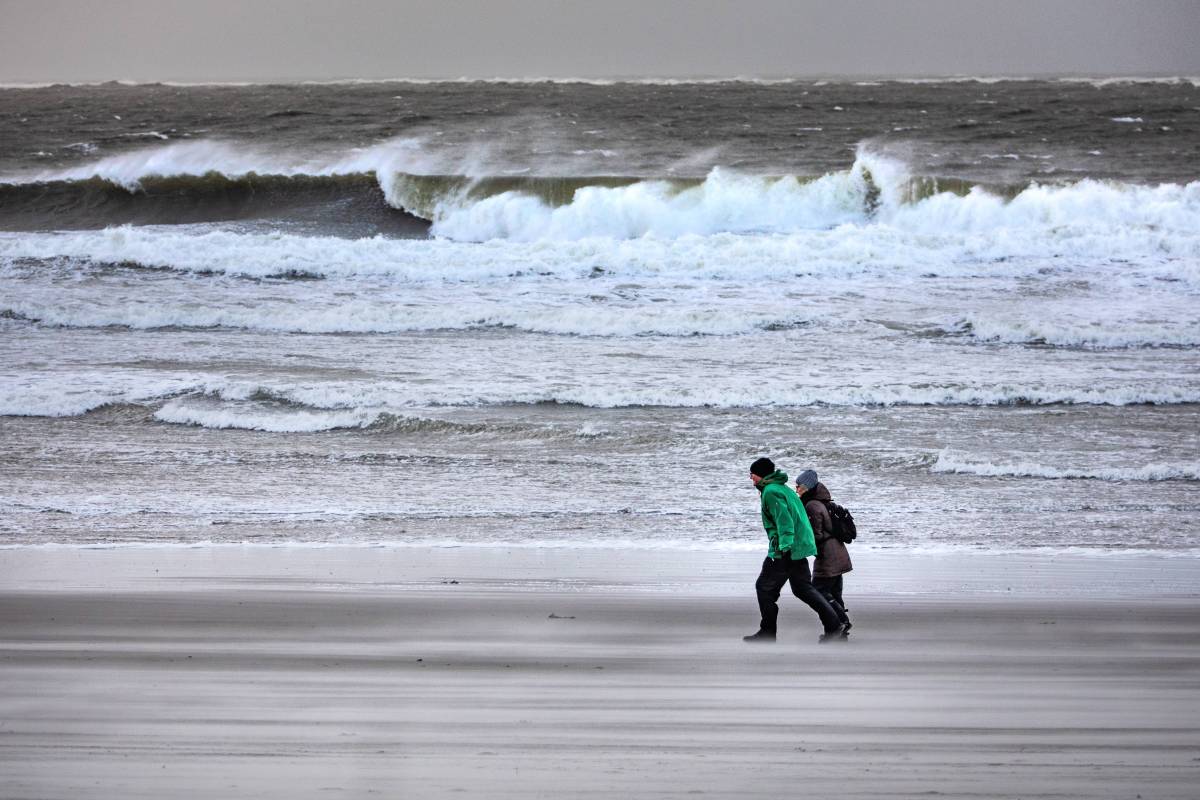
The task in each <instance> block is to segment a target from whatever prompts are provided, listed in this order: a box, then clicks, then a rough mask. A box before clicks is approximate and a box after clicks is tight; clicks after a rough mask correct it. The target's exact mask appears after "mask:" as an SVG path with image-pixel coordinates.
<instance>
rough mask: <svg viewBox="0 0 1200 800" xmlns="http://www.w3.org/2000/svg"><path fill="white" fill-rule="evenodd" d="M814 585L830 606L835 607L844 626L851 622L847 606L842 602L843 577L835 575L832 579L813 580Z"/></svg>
mask: <svg viewBox="0 0 1200 800" xmlns="http://www.w3.org/2000/svg"><path fill="white" fill-rule="evenodd" d="M812 585H813V586H814V587H815V588H816V590H817V591H818V592H820V593H821V594H823V595H824V596H825V599H826V600H828V601H829V605H831V606H833V610H834V611H836V612H837V615H838V619H840V620H841V621H842V623H843V624H845V623H847V622H849V621H850V617H848V616H847V615H846V604H845V602H843V601H842V576H841V575H835V576H833V577H832V578H813V579H812Z"/></svg>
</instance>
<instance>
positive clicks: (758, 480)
mask: <svg viewBox="0 0 1200 800" xmlns="http://www.w3.org/2000/svg"><path fill="white" fill-rule="evenodd" d="M750 482H751V483H753V484H754V485H755V486H758V485H759V484H760V483H762V478H760V477H759V476H757V475H755V474H754V473H753V472H751V473H750Z"/></svg>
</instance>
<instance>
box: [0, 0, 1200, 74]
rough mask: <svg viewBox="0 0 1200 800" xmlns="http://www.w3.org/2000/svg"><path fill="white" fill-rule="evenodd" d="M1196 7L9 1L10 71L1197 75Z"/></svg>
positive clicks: (1143, 3) (1031, 2) (603, 0)
mask: <svg viewBox="0 0 1200 800" xmlns="http://www.w3.org/2000/svg"><path fill="white" fill-rule="evenodd" d="M1198 42H1200V0H1136V1H1135V0H1006V1H1005V2H1001V1H1000V0H987V1H986V2H985V0H907V1H906V0H823V1H821V2H814V1H813V0H791V1H790V2H789V1H788V0H730V1H726V0H691V1H690V2H689V1H688V0H561V1H560V2H550V1H549V0H439V1H438V2H383V0H346V2H332V1H331V0H324V1H319V0H188V1H187V2H182V1H181V0H103V2H90V1H89V0H75V1H74V2H72V1H71V0H0V81H5V82H45V81H99V80H109V79H127V80H138V81H151V80H178V81H204V80H213V81H234V80H268V79H297V80H301V79H336V78H390V77H412V78H432V77H449V78H457V77H481V78H487V77H611V76H649V77H686V76H809V75H864V76H865V75H896V76H905V75H910V76H911V75H954V74H956V75H1029V74H1086V75H1138V74H1168V75H1188V76H1195V75H1200V47H1198V46H1197V43H1198Z"/></svg>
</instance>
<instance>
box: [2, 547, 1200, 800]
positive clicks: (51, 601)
mask: <svg viewBox="0 0 1200 800" xmlns="http://www.w3.org/2000/svg"><path fill="white" fill-rule="evenodd" d="M181 552H182V554H180V553H179V552H177V553H175V554H173V555H172V554H169V553H168V554H163V553H159V554H155V555H153V556H148V555H146V554H144V553H143V554H142V555H131V554H129V553H122V552H119V551H109V552H98V553H93V554H88V553H86V552H83V553H81V552H80V551H62V552H60V553H53V552H51V553H42V554H39V555H36V556H28V554H26V555H24V556H23V555H20V554H19V553H17V552H16V551H8V552H5V553H2V554H0V564H2V565H3V567H4V572H3V573H0V575H3V577H4V582H3V583H2V584H0V712H2V720H0V796H3V797H5V798H13V799H16V798H79V797H88V798H123V799H124V798H173V797H201V798H215V797H262V798H309V797H312V798H324V797H330V798H336V797H366V796H382V797H405V798H437V797H464V796H465V797H483V798H529V797H547V798H550V797H553V798H561V797H572V798H573V797H605V798H608V797H655V798H657V797H685V796H686V797H693V796H709V797H780V796H804V795H807V796H812V797H839V798H873V797H918V796H920V797H929V796H947V797H1003V798H1008V797H1056V798H1075V797H1077V798H1129V799H1131V800H1132V799H1133V798H1137V797H1139V796H1141V797H1143V798H1147V799H1148V798H1193V797H1195V787H1196V785H1197V783H1198V782H1200V715H1198V713H1197V710H1198V709H1200V598H1197V597H1196V596H1195V595H1194V594H1192V595H1188V594H1187V593H1182V594H1181V593H1174V594H1172V593H1169V592H1168V593H1162V594H1159V595H1157V596H1145V597H1142V598H1139V599H1129V598H1120V597H1112V596H1109V597H1107V598H1105V597H1103V596H1102V593H1101V590H1102V589H1104V588H1105V587H1104V585H1103V584H1102V583H1101V582H1100V579H1102V578H1103V575H1100V574H1097V575H1095V576H1094V577H1095V578H1096V579H1097V582H1096V583H1095V584H1094V586H1095V587H1096V589H1095V591H1094V592H1093V595H1094V596H1085V595H1075V596H1069V597H1054V596H1051V595H1050V593H1049V592H1048V591H1047V592H1046V593H1045V594H1043V595H1042V596H1033V595H1032V593H1030V592H1026V593H1025V594H1024V595H1023V596H1020V597H1012V596H1011V595H1009V594H1007V593H1006V592H1004V590H1003V588H1001V589H1000V590H999V591H995V592H985V591H977V592H967V593H964V594H963V595H962V596H959V597H955V596H952V595H947V594H938V593H910V592H903V593H902V592H881V591H871V592H861V593H858V594H854V593H852V592H851V593H848V600H849V599H850V598H853V602H852V603H851V608H850V611H851V614H852V616H853V618H854V620H855V624H856V627H855V631H854V634H853V636H852V637H851V641H850V642H848V643H846V644H840V645H832V646H830V645H817V643H816V638H817V633H818V625H817V623H816V620H815V617H813V615H812V614H811V613H810V612H808V611H807V609H805V608H804V607H803V606H801V605H800V604H799V602H798V601H796V600H795V599H794V598H790V597H785V598H784V600H783V615H782V617H781V625H782V630H781V637H780V640H779V641H778V642H777V643H776V644H774V645H758V646H754V645H746V644H743V643H742V642H741V640H740V637H741V635H742V634H744V633H748V632H750V630H752V629H753V627H754V622H755V614H754V605H753V598H752V597H750V596H749V595H748V594H746V593H745V592H737V593H735V592H734V591H733V589H734V584H733V583H729V582H726V581H725V580H724V579H723V577H722V576H725V577H728V578H730V579H731V580H732V578H733V576H735V575H736V574H738V571H739V569H741V568H742V567H744V566H745V565H744V564H743V563H742V562H745V561H747V559H746V558H744V557H741V556H739V557H738V559H739V560H738V561H737V563H733V564H727V566H728V571H727V573H726V572H721V573H720V575H715V574H713V575H710V576H709V577H708V578H705V579H700V580H697V581H695V582H693V583H691V584H688V585H687V586H682V587H681V586H674V587H673V584H672V583H671V580H670V579H669V578H670V577H671V576H669V575H668V576H665V577H664V579H663V581H662V582H661V583H657V584H656V583H655V582H654V581H653V580H650V576H651V573H652V572H653V570H650V569H647V571H646V574H644V575H640V576H635V577H638V580H635V581H632V582H628V583H627V582H625V581H626V579H628V578H629V575H628V570H623V569H619V568H618V566H619V563H620V561H621V558H624V556H621V557H617V556H612V555H610V556H609V557H608V558H607V559H605V558H603V557H601V556H599V555H595V554H593V555H592V556H588V557H578V558H579V561H577V562H572V563H575V564H576V566H578V567H579V568H580V571H581V573H582V571H583V569H582V567H583V566H586V565H587V564H589V563H590V567H591V569H592V571H593V573H594V574H596V575H597V578H596V580H595V581H594V582H593V583H589V582H586V581H584V580H582V579H580V580H575V579H573V578H570V579H568V580H566V581H557V582H556V581H551V580H548V579H547V578H546V576H547V575H550V574H551V573H552V571H553V566H554V565H553V559H550V561H549V563H546V561H545V555H544V554H541V555H538V554H530V553H524V554H515V555H513V554H510V556H504V555H503V554H495V555H493V556H492V558H495V559H496V560H497V561H496V563H492V562H488V564H487V569H481V570H478V571H474V572H473V571H472V570H470V569H467V570H464V571H462V573H461V576H460V577H457V578H454V577H449V576H441V577H439V575H438V573H439V571H441V570H442V569H443V567H444V565H445V564H446V563H447V559H453V558H455V557H457V558H458V563H460V564H461V563H462V555H463V554H462V553H459V554H457V556H455V554H450V555H449V556H447V555H446V554H435V555H432V556H431V555H429V554H425V556H423V558H424V559H425V560H424V561H422V560H421V558H419V557H416V556H415V555H413V554H409V556H407V557H406V560H407V561H408V562H409V563H411V564H413V566H412V568H411V569H410V570H409V572H408V573H404V574H399V575H392V580H391V582H389V583H387V584H382V583H372V582H370V581H358V582H354V581H341V582H330V581H332V580H333V579H334V578H344V577H345V575H346V574H347V572H346V570H347V569H349V568H348V567H347V564H357V568H358V573H357V574H358V576H359V577H360V578H361V577H364V576H366V575H368V574H373V571H374V570H375V569H377V568H378V567H377V561H378V560H379V559H380V558H385V559H386V558H392V557H395V554H391V555H389V556H383V555H381V554H378V553H371V552H370V551H359V552H358V553H352V554H346V553H341V554H325V555H324V556H321V558H323V559H324V560H326V561H327V562H328V563H330V564H334V565H338V566H337V568H334V569H330V570H329V571H328V572H329V573H335V574H333V575H332V577H331V575H328V574H327V575H324V576H322V578H321V579H318V576H317V575H316V573H315V570H314V571H312V572H310V574H308V575H307V576H306V577H303V576H301V575H299V574H295V573H293V574H291V575H290V577H289V576H287V575H284V574H283V572H286V570H281V568H280V567H279V564H280V562H281V561H287V557H282V558H281V557H280V554H278V553H275V554H274V555H272V552H271V551H260V552H257V553H253V552H251V553H244V552H243V553H239V554H236V555H231V556H227V557H226V561H227V562H229V563H219V562H221V559H222V557H221V556H220V555H214V554H213V553H205V552H202V551H190V552H184V551H181ZM147 558H153V559H155V563H158V564H160V566H159V567H157V568H156V569H158V570H159V571H158V572H157V573H153V575H154V577H151V575H150V574H146V575H144V576H143V578H141V579H135V578H134V577H132V575H133V573H135V572H137V573H139V574H141V572H143V571H145V570H144V565H143V567H139V568H138V569H132V568H130V571H129V572H128V573H126V574H123V573H121V571H120V570H117V569H115V568H114V565H115V564H117V563H118V562H120V563H124V564H126V565H129V564H137V563H139V559H142V560H144V559H147ZM313 558H316V557H315V556H312V555H309V556H304V557H303V559H302V560H307V561H306V563H310V564H311V562H312V559H313ZM505 558H510V559H511V560H512V562H513V570H512V574H515V575H520V576H523V578H522V579H520V580H510V581H507V582H497V581H494V580H487V579H486V574H492V573H494V572H495V568H496V567H497V566H498V565H499V566H502V564H503V562H504V560H505ZM634 560H636V561H638V562H639V563H647V562H650V563H653V562H654V558H647V557H645V556H644V555H643V556H639V557H638V558H637V559H634ZM668 560H669V559H665V558H662V557H660V558H659V561H660V563H664V564H665V563H666V562H667V561H668ZM235 561H236V562H237V563H239V564H241V565H242V568H241V572H244V573H245V574H240V573H239V570H238V569H234V568H233V562H235ZM751 561H752V559H751ZM34 562H36V563H37V564H40V565H41V566H40V567H36V566H35V563H34ZM198 562H205V563H209V565H210V566H213V567H219V568H220V570H221V572H215V571H214V572H213V573H212V574H211V575H210V576H209V578H208V579H201V577H200V576H199V575H198V574H197V572H198V567H197V563H198ZM256 562H257V563H259V564H260V565H261V566H262V567H263V568H262V570H261V571H260V574H258V575H257V576H256V575H254V574H253V570H252V569H249V565H253V564H254V563H256ZM268 562H270V563H269V564H268ZM55 563H57V564H58V575H57V579H56V582H55V583H54V585H51V584H50V581H49V579H48V578H47V580H46V581H45V582H43V581H41V580H40V578H38V576H39V575H42V574H43V572H39V570H43V571H44V573H45V574H47V575H49V574H50V573H51V572H52V571H53V570H51V566H52V565H54V564H55ZM1109 563H1110V564H1111V565H1112V567H1116V566H1117V564H1114V563H1113V562H1112V561H1111V560H1109ZM422 564H423V566H421V565H422ZM431 564H432V566H431ZM531 564H533V565H534V566H536V565H538V564H540V565H541V566H538V567H537V568H534V566H531ZM606 564H607V566H606ZM614 565H617V566H614ZM1102 565H1103V561H1099V562H1097V564H1096V565H1094V569H1095V570H1096V571H1098V570H1099V568H1100V566H1102ZM170 566H174V567H175V568H176V570H175V571H172V569H170ZM184 567H186V571H187V572H190V573H191V576H190V577H191V580H183V576H182V574H181V571H182V570H183V568H184ZM393 567H394V565H393ZM101 568H106V571H105V570H104V569H101ZM98 569H99V570H100V571H99V572H98V571H97V570H98ZM1193 569H1194V568H1193ZM605 570H607V574H605ZM568 572H569V570H568ZM539 576H540V577H539ZM749 577H750V579H752V578H753V576H752V575H751V576H749ZM1004 582H1005V581H1004V579H1003V578H998V583H997V585H999V584H1001V583H1004ZM863 584H864V586H869V585H870V583H869V582H868V581H865V580H864V581H863ZM1109 588H1111V587H1109ZM1118 591H1119V590H1118ZM1130 593H1131V594H1132V587H1131V590H1130Z"/></svg>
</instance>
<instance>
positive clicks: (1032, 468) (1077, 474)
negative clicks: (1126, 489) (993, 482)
mask: <svg viewBox="0 0 1200 800" xmlns="http://www.w3.org/2000/svg"><path fill="white" fill-rule="evenodd" d="M930 470H931V471H933V472H938V473H951V474H961V475H979V476H983V477H1014V478H1048V479H1053V480H1065V479H1080V480H1101V481H1174V480H1185V481H1196V480H1200V461H1191V462H1186V463H1150V464H1145V465H1143V466H1140V467H1109V468H1094V467H1093V468H1079V467H1074V468H1072V467H1058V466H1052V465H1047V464H1042V463H1038V462H1034V461H1016V462H1001V463H992V462H988V461H982V462H981V461H973V460H971V459H968V458H964V457H962V456H959V455H957V454H955V453H953V452H950V451H948V450H943V451H942V452H940V453H938V456H937V460H936V461H935V462H934V464H933V465H932V466H931V467H930Z"/></svg>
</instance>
